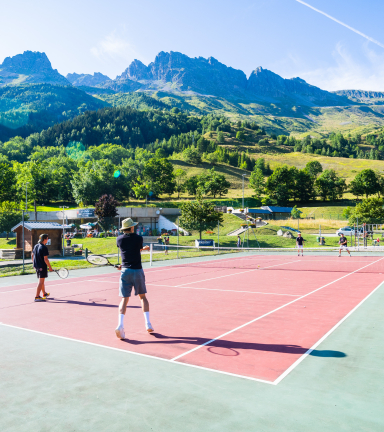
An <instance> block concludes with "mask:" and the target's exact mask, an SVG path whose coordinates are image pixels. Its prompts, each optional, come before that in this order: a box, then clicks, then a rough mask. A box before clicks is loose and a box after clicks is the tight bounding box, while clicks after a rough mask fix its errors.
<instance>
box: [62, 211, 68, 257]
mask: <svg viewBox="0 0 384 432" xmlns="http://www.w3.org/2000/svg"><path fill="white" fill-rule="evenodd" d="M62 207H63V257H64V256H65V255H64V234H65V232H64V216H65V214H64V209H65V208H69V207H67V206H62Z"/></svg>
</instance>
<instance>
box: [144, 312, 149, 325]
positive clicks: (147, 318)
mask: <svg viewBox="0 0 384 432" xmlns="http://www.w3.org/2000/svg"><path fill="white" fill-rule="evenodd" d="M144 318H145V324H150V321H149V312H144Z"/></svg>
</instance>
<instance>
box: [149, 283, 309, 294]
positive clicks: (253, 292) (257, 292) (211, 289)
mask: <svg viewBox="0 0 384 432" xmlns="http://www.w3.org/2000/svg"><path fill="white" fill-rule="evenodd" d="M146 285H152V286H158V287H167V288H181V289H197V290H207V291H223V292H227V291H229V292H235V293H249V294H266V295H278V296H290V297H299V296H300V295H301V294H279V293H266V292H259V291H237V290H229V289H219V288H200V287H186V286H180V285H175V286H172V285H158V284H153V283H147V284H146Z"/></svg>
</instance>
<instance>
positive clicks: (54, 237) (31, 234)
mask: <svg viewBox="0 0 384 432" xmlns="http://www.w3.org/2000/svg"><path fill="white" fill-rule="evenodd" d="M11 231H12V232H15V233H16V248H15V249H16V251H17V250H19V251H22V250H23V223H22V222H19V223H18V224H17V225H15V226H14V227H13V228H12V230H11ZM41 234H48V235H49V240H48V243H47V247H48V250H49V254H50V255H51V256H52V255H61V254H62V250H63V249H62V234H63V226H62V225H60V224H59V223H57V222H24V251H25V253H26V255H30V254H31V252H32V249H33V247H34V246H35V244H36V243H37V242H38V241H39V237H40V235H41Z"/></svg>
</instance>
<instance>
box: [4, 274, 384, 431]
mask: <svg viewBox="0 0 384 432" xmlns="http://www.w3.org/2000/svg"><path fill="white" fill-rule="evenodd" d="M107 273H115V270H114V269H112V268H109V269H108V268H95V269H86V270H78V271H73V272H71V276H70V277H78V276H90V277H91V276H93V275H97V274H98V275H100V274H107ZM367 277H369V275H367ZM35 280H36V279H35V278H34V277H32V276H24V277H21V276H20V277H14V278H3V279H2V280H1V281H0V287H3V288H4V287H8V286H9V287H11V286H12V285H20V286H21V285H22V284H28V283H31V282H33V283H34V282H35ZM68 281H70V279H68ZM52 291H53V289H52ZM27 292H28V291H27ZM28 295H29V294H28ZM116 295H117V286H116ZM149 295H150V290H149ZM197 295H200V294H197ZM26 298H27V297H26ZM164 301H166V299H164ZM0 302H1V297H0ZM37 306H44V305H37ZM383 308H384V284H383V285H381V286H380V287H379V288H378V289H377V290H376V291H375V292H373V294H372V295H370V296H369V297H368V298H367V299H366V300H365V301H364V302H363V303H362V304H361V305H360V307H358V308H357V309H356V310H355V311H354V312H353V313H352V314H351V315H350V316H348V318H347V319H345V321H343V322H342V324H341V325H340V326H339V327H337V329H336V330H335V331H334V332H332V333H331V334H330V335H329V336H328V337H326V338H325V339H324V341H323V342H321V344H320V345H318V346H317V347H316V350H314V351H313V352H312V354H311V355H308V356H307V357H306V358H305V359H304V360H303V361H302V362H301V363H300V364H299V365H298V366H297V367H296V368H295V369H293V370H292V371H291V372H290V373H289V374H288V375H287V376H286V377H285V378H284V379H283V380H282V381H281V382H279V383H278V384H277V385H271V384H265V383H262V382H257V381H252V380H248V379H245V378H241V377H235V376H231V375H225V374H221V373H216V372H212V371H210V370H204V369H199V368H194V367H187V366H185V365H183V364H178V363H171V362H166V361H162V360H160V359H156V358H150V357H145V356H141V355H136V354H133V353H130V352H127V351H125V352H123V351H119V350H115V349H111V348H108V347H103V346H97V345H92V344H87V343H84V342H81V341H75V340H68V339H64V338H58V337H55V336H50V335H48V334H43V333H37V332H32V331H28V330H24V329H20V328H16V327H11V326H7V325H0V406H1V416H0V431H2V432H11V431H12V432H18V431H20V432H21V431H23V432H24V431H28V432H31V431H32V432H45V431H46V432H62V431H63V432H64V431H65V432H67V431H87V432H88V431H108V432H110V431H129V432H147V431H148V432H150V431H151V432H152V431H159V432H166V431H167V432H168V431H169V432H171V431H172V432H173V431H175V432H176V431H177V432H192V431H202V432H205V431H262V432H272V431H274V432H288V431H289V432H304V431H305V432H307V431H312V432H320V431H324V432H325V431H327V432H329V431H331V432H339V431H351V432H352V431H353V432H357V431H358V432H365V431H366V432H381V431H383V430H384V409H383V407H384V387H383V382H384V345H383V334H384V319H383ZM0 310H1V303H0ZM169 313H170V314H172V310H169ZM24 318H25V321H26V322H28V316H27V315H26V316H25V317H24ZM116 319H117V316H116ZM0 321H1V320H0ZM128 322H129V320H128ZM128 322H127V328H129V325H128ZM22 324H23V323H20V326H21V327H22ZM115 324H116V323H115V322H112V323H111V329H112V337H113V336H114V335H113V329H114V326H115ZM76 331H77V332H78V334H79V339H81V337H80V336H82V334H83V332H92V328H89V327H87V328H82V327H79V328H77V329H76ZM126 331H127V330H126ZM46 333H50V329H49V328H47V329H46ZM336 351H337V352H341V353H343V354H344V355H343V356H341V357H337V356H336V357H335V356H333V357H328V356H327V353H329V352H336ZM256 354H257V353H256Z"/></svg>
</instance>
